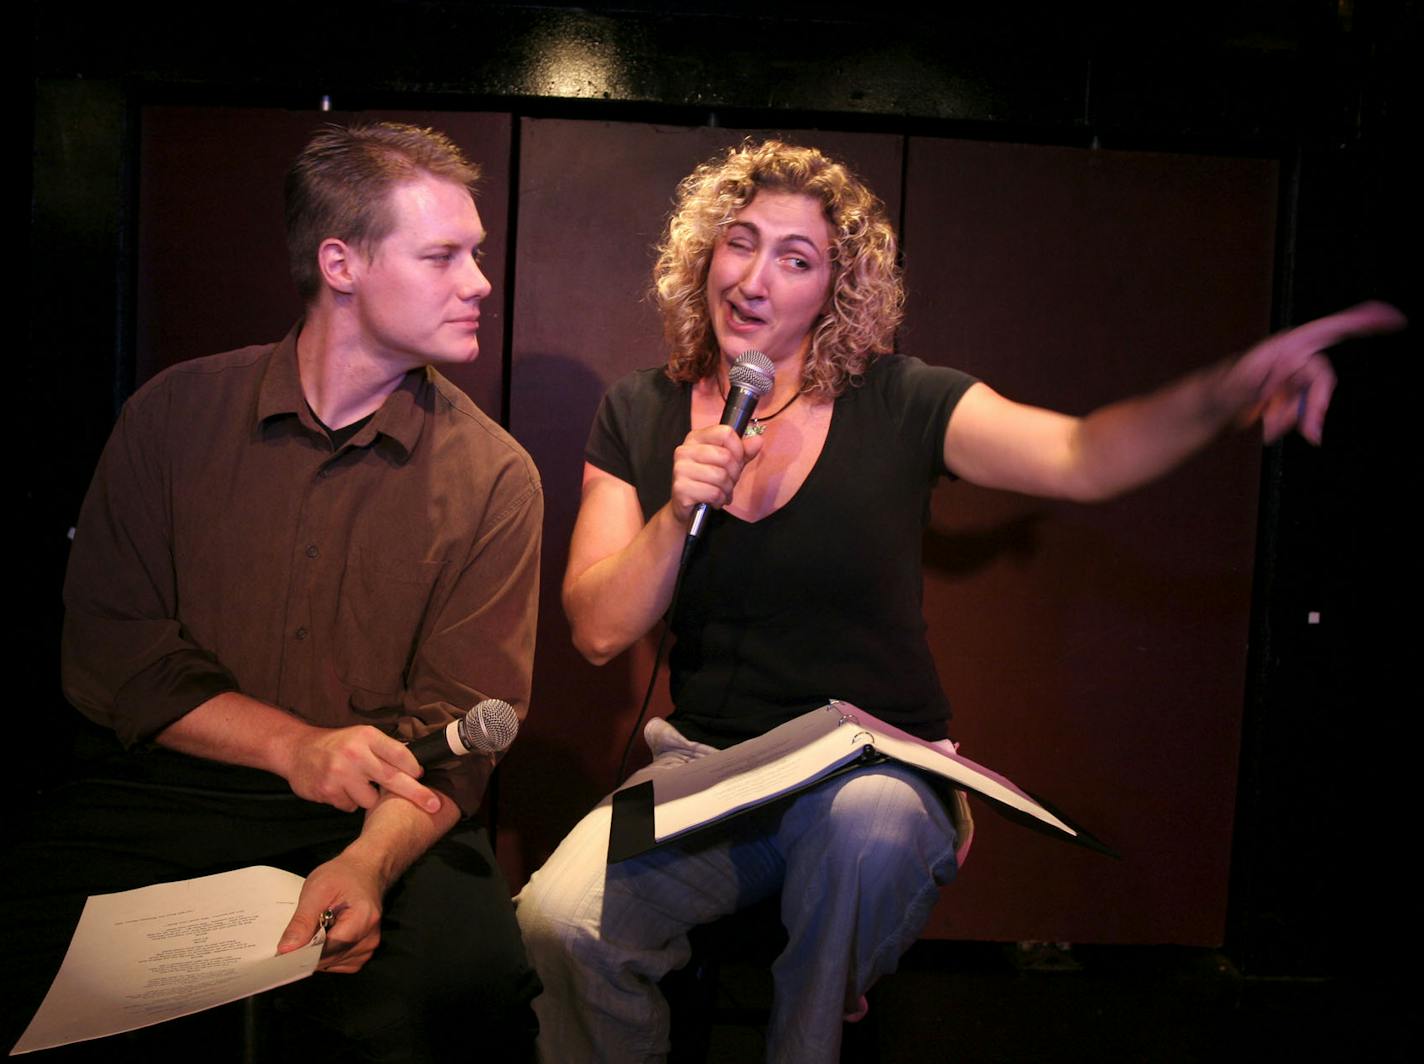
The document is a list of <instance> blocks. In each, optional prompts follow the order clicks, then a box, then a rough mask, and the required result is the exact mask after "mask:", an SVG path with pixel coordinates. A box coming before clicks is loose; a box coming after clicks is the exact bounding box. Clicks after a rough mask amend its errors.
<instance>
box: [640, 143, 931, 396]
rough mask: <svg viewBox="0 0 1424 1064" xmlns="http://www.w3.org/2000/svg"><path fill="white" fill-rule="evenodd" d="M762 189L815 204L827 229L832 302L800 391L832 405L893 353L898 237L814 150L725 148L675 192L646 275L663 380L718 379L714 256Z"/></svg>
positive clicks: (901, 296)
mask: <svg viewBox="0 0 1424 1064" xmlns="http://www.w3.org/2000/svg"><path fill="white" fill-rule="evenodd" d="M763 189H770V190H773V191H777V192H790V193H794V194H797V195H806V196H810V197H812V198H813V199H815V200H817V201H818V202H819V203H820V204H821V206H822V208H823V209H824V211H825V216H826V220H827V221H828V222H829V223H830V226H831V231H832V234H833V235H832V240H831V248H830V258H831V270H832V274H831V296H830V299H829V301H828V309H827V311H826V313H824V314H822V315H821V317H820V318H819V319H817V321H816V323H815V324H814V325H813V326H812V329H811V346H810V350H809V351H808V353H807V356H806V363H805V366H804V367H803V369H802V376H801V387H802V390H803V391H806V392H808V393H811V394H814V395H818V396H822V397H826V398H830V397H833V396H836V395H839V394H840V393H841V392H843V391H844V390H845V389H846V388H847V387H850V386H854V385H856V384H858V383H859V382H860V379H861V377H862V376H863V375H864V373H865V371H866V369H867V368H869V366H870V364H871V363H872V362H873V361H874V360H875V357H876V356H877V355H880V354H884V353H886V352H888V351H890V350H891V348H892V346H893V343H894V338H895V330H896V329H897V328H898V327H899V325H900V322H901V321H902V320H903V319H904V316H905V286H904V282H903V280H902V279H901V273H900V266H899V262H898V260H897V245H896V240H895V230H894V228H893V227H892V226H891V224H890V221H889V219H888V218H887V217H886V213H885V205H884V204H883V203H881V201H880V199H879V198H878V197H877V196H876V195H875V193H873V192H871V191H870V188H869V187H868V186H867V185H866V184H865V182H864V181H862V180H861V179H860V178H858V177H857V176H856V175H855V174H853V173H851V171H850V170H849V169H848V168H847V167H846V166H844V165H843V164H841V163H839V162H836V161H835V160H833V159H831V158H829V157H828V156H826V155H824V154H823V153H821V152H820V151H817V150H816V149H815V148H798V147H794V146H792V145H789V144H783V143H782V142H780V141H776V140H767V141H762V142H759V143H758V142H754V141H751V140H747V141H744V142H743V143H742V144H741V145H739V146H737V147H735V148H729V149H728V150H727V151H726V152H724V153H722V154H721V155H718V156H716V157H714V158H713V159H710V160H708V161H707V162H705V163H703V164H702V165H701V166H699V167H698V168H697V169H696V170H694V171H693V172H692V173H691V174H689V175H688V176H687V178H685V179H684V180H683V182H682V183H681V184H680V185H679V186H678V189H677V198H676V203H675V206H674V208H673V213H672V216H671V217H670V218H669V219H668V226H667V232H666V234H665V236H664V237H663V240H662V243H661V244H659V246H658V249H657V251H658V259H657V264H656V265H655V266H654V267H653V296H654V299H655V300H656V301H657V304H658V309H659V310H660V311H661V312H662V317H663V330H664V334H665V335H666V338H667V342H668V346H669V353H668V364H667V374H668V376H669V377H671V378H672V379H673V380H676V381H686V382H696V381H699V380H702V379H703V378H704V377H709V376H711V375H712V374H713V373H714V372H715V371H716V367H717V361H718V357H719V351H718V347H717V339H716V336H715V335H714V333H713V331H712V322H711V317H710V313H709V311H708V308H707V271H708V267H709V265H710V263H711V260H712V251H713V248H714V247H715V246H716V243H717V240H718V239H719V238H720V237H721V235H722V233H723V232H724V231H725V230H726V228H727V226H728V225H730V224H731V223H732V221H733V220H734V219H735V218H736V216H737V213H738V212H739V211H741V210H742V209H743V208H744V207H746V206H747V204H749V203H751V201H752V200H753V198H755V196H756V194H757V193H758V192H760V191H761V190H763Z"/></svg>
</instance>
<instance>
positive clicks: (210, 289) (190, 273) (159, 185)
mask: <svg viewBox="0 0 1424 1064" xmlns="http://www.w3.org/2000/svg"><path fill="white" fill-rule="evenodd" d="M382 119H387V120H392V121H397V122H409V123H411V124H414V125H419V126H434V127H436V128H437V129H440V130H441V131H443V132H445V133H447V134H448V135H449V136H450V137H451V138H452V139H453V140H454V141H455V143H456V144H458V145H460V147H461V148H462V149H463V150H464V151H465V153H466V154H467V155H468V156H469V157H470V158H471V159H473V160H474V161H476V162H478V163H479V164H480V165H481V167H482V169H483V171H484V177H483V179H482V181H481V183H480V187H479V189H478V190H477V193H478V195H477V199H478V203H479V209H480V216H481V220H482V221H483V222H484V224H485V228H486V229H487V230H488V231H489V234H490V235H489V240H488V242H487V243H486V245H485V259H484V263H483V265H484V268H485V272H486V273H488V274H489V277H490V282H491V283H492V284H493V285H494V294H493V295H492V296H491V297H490V298H489V299H488V300H486V301H485V305H484V307H483V316H482V323H481V327H480V357H479V359H478V360H477V361H476V362H475V363H474V364H473V365H470V366H458V367H449V368H447V369H445V370H443V372H445V374H446V375H447V376H448V377H450V378H451V379H452V380H454V381H455V382H456V383H457V384H459V385H460V387H462V388H463V389H464V390H465V391H466V392H467V393H469V395H470V397H471V398H473V399H474V400H475V402H476V403H477V404H478V405H479V406H480V408H481V409H482V410H484V411H485V412H486V413H487V414H489V415H490V416H491V417H494V418H499V417H501V415H502V413H503V411H502V389H503V365H504V314H503V309H504V264H505V258H506V256H505V240H506V237H507V234H508V231H509V225H508V214H509V155H510V128H511V125H510V123H511V119H510V116H509V115H505V114H473V113H462V114H455V113H443V112H426V111H367V112H361V113H359V114H357V113H353V112H336V111H333V112H327V113H322V112H318V111H304V112H298V111H282V110H277V109H275V108H252V107H242V108H238V107H233V108H219V107H163V106H152V107H146V108H144V110H143V119H142V145H141V155H140V167H141V170H140V178H139V215H138V248H137V257H138V264H137V265H138V268H137V270H136V271H135V277H136V281H135V283H136V286H137V291H136V300H137V312H136V319H135V320H136V345H135V381H136V383H138V384H141V383H143V382H144V381H145V380H147V379H148V378H149V377H151V376H153V375H154V374H155V373H157V372H158V371H159V370H161V369H163V368H164V367H166V366H171V365H173V364H174V363H176V362H182V361H184V360H185V359H189V358H197V357H199V356H202V355H211V354H216V353H217V352H219V351H229V350H232V349H233V348H236V347H242V346H244V345H247V344H256V343H265V342H267V341H271V340H279V339H281V338H282V336H283V335H284V334H285V333H286V331H287V330H288V329H289V328H290V327H291V325H292V322H293V321H295V320H296V318H297V317H298V315H299V314H300V313H301V301H300V300H299V299H298V298H297V295H296V290H295V288H294V287H293V286H292V282H291V275H290V273H289V271H288V268H287V250H286V248H287V245H286V240H285V237H284V236H283V226H282V179H283V176H284V175H285V174H286V172H287V167H288V166H289V165H290V164H291V161H292V159H293V158H294V157H295V156H296V154H297V153H298V152H299V151H301V149H302V145H303V144H305V143H306V141H307V138H309V137H310V136H311V134H312V133H313V132H314V131H315V130H316V129H317V128H319V127H320V126H321V125H323V124H325V123H328V122H337V123H343V124H346V123H351V122H354V121H376V120H382Z"/></svg>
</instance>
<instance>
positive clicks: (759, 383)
mask: <svg viewBox="0 0 1424 1064" xmlns="http://www.w3.org/2000/svg"><path fill="white" fill-rule="evenodd" d="M774 376H776V367H775V366H773V365H772V364H771V359H769V358H767V357H766V356H765V355H764V354H762V353H761V352H760V351H743V352H742V353H741V354H740V355H738V356H737V360H736V361H735V362H733V363H732V368H731V370H730V372H728V374H727V380H728V381H729V382H730V384H731V386H732V387H733V388H745V389H746V390H747V391H749V392H751V393H752V394H753V395H755V396H756V397H757V398H758V399H760V398H761V397H762V396H763V395H765V394H766V393H767V392H769V391H771V379H772V377H774Z"/></svg>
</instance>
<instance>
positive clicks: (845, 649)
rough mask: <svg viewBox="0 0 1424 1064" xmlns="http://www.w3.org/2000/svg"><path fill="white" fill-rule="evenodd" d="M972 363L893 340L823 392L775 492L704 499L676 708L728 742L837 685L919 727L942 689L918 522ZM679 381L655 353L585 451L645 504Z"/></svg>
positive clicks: (687, 589)
mask: <svg viewBox="0 0 1424 1064" xmlns="http://www.w3.org/2000/svg"><path fill="white" fill-rule="evenodd" d="M973 383H974V378H972V377H969V376H967V375H966V374H963V373H960V372H959V371H958V370H952V369H944V368H940V367H934V366H927V365H925V364H924V363H923V362H921V361H920V360H919V359H915V358H908V357H905V356H903V355H891V356H887V357H885V358H882V359H880V360H879V361H877V362H876V363H875V364H874V365H873V366H872V367H871V369H870V371H869V372H868V373H867V374H866V376H865V380H864V383H863V384H862V385H861V386H860V387H858V388H850V389H847V391H846V392H845V393H844V394H843V395H841V396H840V397H839V398H838V399H836V401H835V408H834V410H833V412H832V415H831V425H830V429H829V431H828V433H827V435H826V442H825V446H824V448H823V450H822V452H821V455H820V458H819V459H818V460H817V462H816V464H815V466H814V467H812V469H811V472H810V474H809V475H808V476H807V478H806V482H805V483H804V484H802V485H801V488H800V490H799V491H797V493H796V494H795V495H794V496H793V497H792V498H791V500H790V501H789V502H788V503H787V504H786V505H785V506H783V507H782V508H781V509H779V510H777V511H775V512H773V513H771V514H768V515H767V516H766V517H764V518H763V519H762V520H760V521H756V522H747V521H743V520H740V519H739V518H736V517H733V516H732V515H731V514H728V513H725V512H723V511H716V512H713V513H712V514H710V515H709V520H708V525H707V529H706V531H705V533H704V535H703V541H702V542H701V543H699V544H698V545H697V546H696V547H695V548H694V550H693V554H692V558H691V560H690V562H689V564H688V571H687V575H686V577H685V578H684V581H683V588H682V601H681V602H680V603H679V605H678V607H677V614H676V616H675V618H674V622H673V631H674V633H675V634H676V636H677V645H676V646H675V647H674V649H673V652H672V655H671V657H670V660H669V666H670V670H671V680H670V683H671V691H672V697H673V703H674V705H675V706H676V711H675V713H674V715H673V718H672V719H673V721H674V723H675V724H676V725H677V727H678V728H679V730H681V731H682V732H683V734H684V735H686V736H687V737H688V738H691V739H695V740H698V741H700V742H706V743H710V744H712V745H714V746H728V745H730V744H732V743H735V742H738V741H740V740H742V739H747V738H750V737H752V736H755V735H760V734H762V733H763V732H765V731H768V730H769V729H771V728H773V727H775V726H776V725H778V724H782V723H784V722H786V721H788V720H790V719H792V718H793V717H795V716H797V715H799V714H801V713H804V712H805V711H806V710H808V709H814V708H815V707H817V706H819V705H823V704H824V703H825V702H826V700H827V699H828V698H839V699H843V700H845V701H847V702H852V703H854V704H856V705H858V706H861V707H862V708H864V709H867V710H869V711H870V712H872V713H874V714H875V715H876V716H879V717H881V718H882V719H884V720H887V721H889V722H891V723H892V724H895V725H897V726H899V727H901V728H904V729H905V730H906V731H908V732H910V733H912V734H914V735H918V736H920V737H921V738H924V739H942V738H944V737H945V735H946V734H947V733H946V725H947V722H948V720H949V701H948V700H947V699H946V698H945V695H944V691H943V690H942V688H941V687H940V683H939V677H938V675H937V674H936V672H935V668H934V662H933V660H932V659H931V656H930V652H929V647H928V645H927V644H926V642H925V623H924V617H923V613H922V608H921V607H922V580H921V575H920V553H921V552H920V545H921V535H922V532H923V529H924V526H925V523H926V521H927V520H928V517H929V500H930V492H931V490H932V488H933V487H934V482H935V480H936V479H937V478H938V477H939V476H941V475H942V474H945V473H946V472H948V471H947V470H946V469H945V468H944V460H943V444H944V433H945V427H946V426H947V425H948V424H949V417H950V414H951V413H952V412H953V410H954V407H955V404H957V403H958V402H959V399H960V397H961V396H963V394H964V393H965V391H967V390H968V388H969V387H970V385H972V384H973ZM691 396H692V393H691V388H690V387H689V386H688V385H685V384H675V383H673V382H672V381H669V380H668V379H667V377H666V376H665V375H664V373H663V371H662V370H661V369H647V370H639V371H637V372H635V373H632V374H630V375H629V376H627V377H624V378H623V379H622V380H620V381H618V382H617V383H616V384H614V385H613V387H612V388H610V389H609V391H608V394H607V395H605V396H604V399H603V403H602V405H601V406H600V407H599V410H598V414H597V416H596V418H595V419H594V424H593V430H592V432H591V433H590V436H589V441H588V447H587V449H586V452H585V453H586V455H587V458H588V460H589V462H591V463H592V464H593V465H595V466H597V467H598V468H599V469H602V470H604V471H605V472H608V473H611V474H612V475H613V476H616V477H618V478H619V479H620V480H623V481H626V482H627V483H629V484H631V485H633V487H634V489H635V490H636V491H637V493H638V502H639V504H640V506H641V507H642V510H643V517H644V519H645V520H646V519H648V518H650V517H651V516H652V515H653V514H654V513H655V512H656V511H657V510H658V509H660V508H661V507H662V506H663V505H664V504H666V502H667V500H668V497H669V495H670V493H671V490H672V456H673V451H674V449H675V448H676V447H677V445H678V444H679V443H681V442H682V440H683V438H684V437H685V436H686V435H687V433H688V431H689V427H690V424H691V409H692V407H691Z"/></svg>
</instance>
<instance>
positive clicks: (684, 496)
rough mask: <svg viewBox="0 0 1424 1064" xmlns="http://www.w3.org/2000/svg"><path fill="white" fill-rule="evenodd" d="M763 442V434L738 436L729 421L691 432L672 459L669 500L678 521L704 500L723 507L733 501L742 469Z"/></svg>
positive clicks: (717, 506)
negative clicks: (727, 423)
mask: <svg viewBox="0 0 1424 1064" xmlns="http://www.w3.org/2000/svg"><path fill="white" fill-rule="evenodd" d="M761 446H762V438H761V437H760V436H738V435H737V434H736V433H735V432H733V431H732V429H731V427H730V426H728V425H709V426H707V427H706V428H702V429H693V430H692V431H691V432H689V433H688V434H687V438H686V439H684V440H683V441H682V444H681V446H679V447H678V449H677V450H676V451H674V452H673V459H672V496H671V498H670V499H669V502H670V504H671V506H672V510H673V514H674V516H676V518H677V519H678V521H679V522H681V523H683V524H686V523H687V522H688V521H689V520H690V519H691V517H692V511H693V510H694V509H695V508H696V507H697V506H698V505H700V504H701V503H706V504H707V505H708V506H710V507H712V509H714V510H720V509H721V508H722V507H724V506H726V505H727V503H729V502H731V501H732V492H733V491H735V490H736V487H737V481H738V480H739V479H740V478H741V475H742V470H743V469H745V468H746V465H747V463H748V462H750V461H751V460H752V459H753V458H755V457H756V456H757V454H758V453H759V452H760V451H761Z"/></svg>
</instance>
